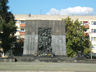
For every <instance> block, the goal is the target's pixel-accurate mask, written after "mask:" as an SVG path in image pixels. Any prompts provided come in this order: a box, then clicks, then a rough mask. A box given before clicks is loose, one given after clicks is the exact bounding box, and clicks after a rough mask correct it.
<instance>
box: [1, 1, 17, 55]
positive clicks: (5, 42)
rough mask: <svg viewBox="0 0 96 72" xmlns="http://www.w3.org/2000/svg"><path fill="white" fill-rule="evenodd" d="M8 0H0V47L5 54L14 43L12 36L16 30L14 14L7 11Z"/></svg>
mask: <svg viewBox="0 0 96 72" xmlns="http://www.w3.org/2000/svg"><path fill="white" fill-rule="evenodd" d="M7 3H8V0H0V18H2V20H1V21H0V30H1V31H0V38H1V41H2V43H1V47H2V48H3V50H4V53H5V54H6V53H7V52H8V51H9V50H10V49H11V48H12V47H13V45H14V42H15V41H16V37H15V36H14V34H15V32H16V26H15V20H14V16H13V14H12V13H11V12H9V11H8V6H7Z"/></svg>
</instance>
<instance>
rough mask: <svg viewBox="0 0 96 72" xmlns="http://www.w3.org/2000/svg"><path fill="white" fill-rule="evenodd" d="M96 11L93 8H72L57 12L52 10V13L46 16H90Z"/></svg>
mask: <svg viewBox="0 0 96 72" xmlns="http://www.w3.org/2000/svg"><path fill="white" fill-rule="evenodd" d="M93 11H94V9H93V8H91V7H80V6H76V7H70V8H66V9H61V10H57V9H55V8H51V9H50V11H49V12H48V13H46V14H48V15H86V14H87V15H88V14H91V13H93Z"/></svg>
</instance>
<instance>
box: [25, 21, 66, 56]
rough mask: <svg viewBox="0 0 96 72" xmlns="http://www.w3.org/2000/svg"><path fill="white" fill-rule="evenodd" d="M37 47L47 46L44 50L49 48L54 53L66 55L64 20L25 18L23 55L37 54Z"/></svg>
mask: <svg viewBox="0 0 96 72" xmlns="http://www.w3.org/2000/svg"><path fill="white" fill-rule="evenodd" d="M40 30H41V33H40ZM42 31H43V32H42ZM43 34H45V35H43ZM40 35H41V36H40ZM42 35H43V36H42ZM41 39H42V40H41ZM46 40H47V41H46ZM50 40H51V41H50ZM42 41H44V42H42ZM42 43H43V44H42ZM39 47H41V48H42V49H45V48H44V47H49V48H46V50H48V49H50V50H51V51H52V53H54V54H55V55H66V37H65V23H64V21H61V20H26V28H25V40H24V50H23V55H32V54H36V53H37V54H38V52H39V51H38V50H39ZM46 50H45V52H46ZM48 51H49V50H48Z"/></svg>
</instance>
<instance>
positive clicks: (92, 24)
mask: <svg viewBox="0 0 96 72" xmlns="http://www.w3.org/2000/svg"><path fill="white" fill-rule="evenodd" d="M14 16H15V20H16V25H17V27H18V29H17V33H16V36H17V38H24V36H25V26H26V20H62V19H65V18H67V17H68V16H63V15H62V16H60V15H53V16H50V15H14ZM69 17H70V18H71V19H72V20H76V19H78V20H79V21H80V22H81V23H82V25H84V26H85V28H86V32H85V35H86V36H89V39H90V41H91V44H92V46H91V48H92V52H93V53H96V16H69Z"/></svg>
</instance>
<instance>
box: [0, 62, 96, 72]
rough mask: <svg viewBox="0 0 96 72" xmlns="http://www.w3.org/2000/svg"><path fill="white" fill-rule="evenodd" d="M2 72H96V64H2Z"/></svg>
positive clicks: (0, 69) (0, 64)
mask: <svg viewBox="0 0 96 72" xmlns="http://www.w3.org/2000/svg"><path fill="white" fill-rule="evenodd" d="M0 71H2V72H4V71H54V72H56V71H64V72H96V64H86V63H62V62H61V63H52V62H48V63H47V62H0Z"/></svg>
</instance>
